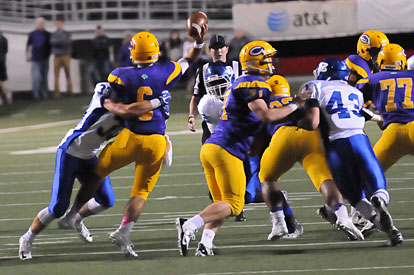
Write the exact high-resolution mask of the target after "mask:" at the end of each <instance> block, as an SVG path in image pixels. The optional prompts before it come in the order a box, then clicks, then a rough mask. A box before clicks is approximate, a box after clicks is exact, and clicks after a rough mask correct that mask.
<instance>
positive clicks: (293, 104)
mask: <svg viewBox="0 0 414 275" xmlns="http://www.w3.org/2000/svg"><path fill="white" fill-rule="evenodd" d="M286 106H288V107H290V108H291V109H292V112H294V111H296V110H297V109H298V105H296V104H295V103H290V104H288V105H286Z"/></svg>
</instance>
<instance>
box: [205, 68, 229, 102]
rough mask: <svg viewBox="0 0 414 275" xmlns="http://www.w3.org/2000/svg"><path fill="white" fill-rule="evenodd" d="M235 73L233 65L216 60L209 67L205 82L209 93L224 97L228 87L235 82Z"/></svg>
mask: <svg viewBox="0 0 414 275" xmlns="http://www.w3.org/2000/svg"><path fill="white" fill-rule="evenodd" d="M234 79H235V74H234V71H233V68H232V67H231V66H226V64H225V63H223V62H215V63H213V64H211V65H210V66H208V67H207V69H206V71H205V74H204V83H205V85H206V90H207V93H209V94H211V95H214V96H217V97H218V98H220V99H223V98H224V96H225V94H226V91H227V89H228V88H229V87H230V86H231V85H232V84H233V82H234Z"/></svg>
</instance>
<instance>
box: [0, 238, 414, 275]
mask: <svg viewBox="0 0 414 275" xmlns="http://www.w3.org/2000/svg"><path fill="white" fill-rule="evenodd" d="M404 241H405V242H412V241H414V239H406V240H404ZM373 243H384V240H375V241H374V240H373V241H367V240H365V241H361V242H351V241H346V242H315V243H296V242H295V243H292V244H277V243H276V244H275V243H274V244H257V245H226V246H220V247H218V249H220V250H223V249H234V248H242V249H244V248H273V247H275V248H277V247H290V248H292V247H294V248H301V247H311V246H317V247H321V246H328V247H332V246H337V245H347V246H360V245H366V244H373ZM10 245H15V246H18V244H10ZM34 246H36V243H34ZM170 251H176V252H177V254H178V249H177V248H162V249H142V250H138V253H152V252H170ZM106 254H119V255H120V253H119V251H117V250H114V251H111V252H77V253H52V254H41V255H37V254H34V255H33V257H34V258H43V257H62V256H84V255H106ZM18 258H19V257H18V256H17V255H16V256H5V257H0V259H18ZM401 267H405V268H412V267H414V266H411V265H409V266H400V267H398V266H392V267H387V268H401ZM370 268H373V269H375V268H377V269H381V268H383V267H361V268H359V267H356V268H354V267H350V268H349V270H366V269H370ZM385 268H386V267H384V269H385ZM319 270H323V269H315V271H319ZM330 270H332V271H335V270H348V269H346V268H345V269H342V268H329V269H326V271H330ZM275 271H276V272H281V271H282V270H275ZM275 271H253V272H257V273H261V272H265V273H272V272H275ZM303 271H307V269H304V270H303ZM308 271H309V272H310V271H313V270H312V269H309V270H308ZM285 272H294V271H289V270H286V271H285ZM250 273H252V272H250V271H249V272H247V271H246V272H230V273H227V272H225V273H204V274H209V275H210V274H211V275H212V274H250Z"/></svg>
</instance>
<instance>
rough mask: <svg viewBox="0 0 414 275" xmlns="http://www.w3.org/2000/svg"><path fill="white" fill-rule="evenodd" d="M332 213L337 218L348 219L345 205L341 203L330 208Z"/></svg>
mask: <svg viewBox="0 0 414 275" xmlns="http://www.w3.org/2000/svg"><path fill="white" fill-rule="evenodd" d="M332 212H334V213H335V215H336V216H337V217H338V219H339V218H345V219H348V218H349V217H348V209H347V208H346V206H345V204H343V203H337V204H335V206H334V207H333V208H332Z"/></svg>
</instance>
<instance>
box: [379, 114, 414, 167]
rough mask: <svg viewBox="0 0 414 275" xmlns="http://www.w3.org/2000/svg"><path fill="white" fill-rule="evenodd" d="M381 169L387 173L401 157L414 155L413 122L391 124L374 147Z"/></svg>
mask: <svg viewBox="0 0 414 275" xmlns="http://www.w3.org/2000/svg"><path fill="white" fill-rule="evenodd" d="M374 153H375V155H376V156H377V158H378V160H379V162H380V164H381V166H382V169H383V170H384V171H387V170H388V169H389V168H390V167H391V166H392V165H393V164H394V163H396V162H397V161H398V160H399V159H400V158H401V157H402V156H404V155H408V154H414V121H411V122H409V123H407V124H400V123H391V124H390V125H388V126H387V128H386V129H385V130H384V131H383V132H382V136H381V137H380V139H379V140H378V141H377V143H376V144H375V146H374Z"/></svg>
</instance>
